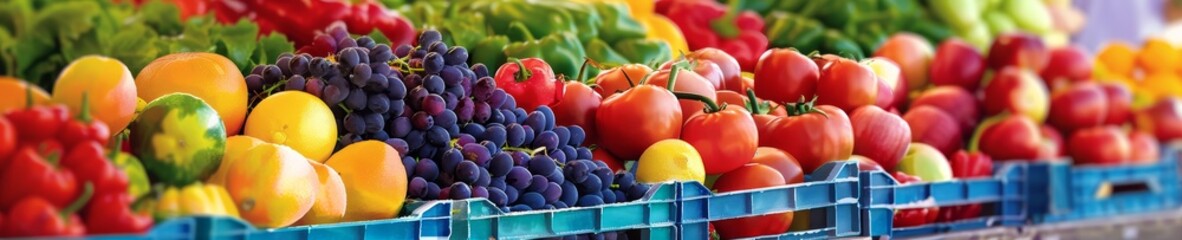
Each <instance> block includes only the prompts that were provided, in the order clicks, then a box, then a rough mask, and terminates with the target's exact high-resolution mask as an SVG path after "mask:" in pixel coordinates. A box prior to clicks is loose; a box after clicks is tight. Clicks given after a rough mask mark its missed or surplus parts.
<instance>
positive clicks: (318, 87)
mask: <svg viewBox="0 0 1182 240" xmlns="http://www.w3.org/2000/svg"><path fill="white" fill-rule="evenodd" d="M303 90H304V91H305V92H308V94H312V96H316V97H321V96H323V93H324V81H322V80H320V79H319V78H316V77H311V78H308V80H307V82H306V83H304V89H303Z"/></svg>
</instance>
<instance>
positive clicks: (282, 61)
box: [275, 53, 293, 77]
mask: <svg viewBox="0 0 1182 240" xmlns="http://www.w3.org/2000/svg"><path fill="white" fill-rule="evenodd" d="M287 54H290V53H287ZM275 66H276V67H279V71H280V72H282V73H283V76H288V77H290V76H292V75H293V74H292V72H291V56H283V57H279V58H278V59H276V60H275Z"/></svg>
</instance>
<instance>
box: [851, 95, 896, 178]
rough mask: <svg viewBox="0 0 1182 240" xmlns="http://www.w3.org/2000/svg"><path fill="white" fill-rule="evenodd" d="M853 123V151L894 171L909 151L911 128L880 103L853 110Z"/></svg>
mask: <svg viewBox="0 0 1182 240" xmlns="http://www.w3.org/2000/svg"><path fill="white" fill-rule="evenodd" d="M850 124H852V125H853V127H854V154H858V155H862V156H866V157H867V158H870V159H872V160H874V161H875V162H878V163H879V164H880V165H882V167H883V169H886V170H887V171H892V172H893V171H895V165H898V164H899V159H901V158H903V154H904V153H907V145H908V143H910V142H911V128H910V127H908V126H907V122H906V121H903V118H900V117H899V116H898V115H894V114H891V113H889V112H887V111H884V110H882V108H878V107H877V106H873V105H870V106H864V107H860V108H858V109H857V110H854V112H853V113H852V114H850Z"/></svg>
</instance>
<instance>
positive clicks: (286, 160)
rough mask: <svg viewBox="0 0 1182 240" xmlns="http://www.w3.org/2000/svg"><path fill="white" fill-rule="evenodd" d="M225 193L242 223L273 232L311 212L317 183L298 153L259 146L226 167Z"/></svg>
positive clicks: (282, 147)
mask: <svg viewBox="0 0 1182 240" xmlns="http://www.w3.org/2000/svg"><path fill="white" fill-rule="evenodd" d="M403 178H405V177H403ZM226 191H228V192H229V193H230V198H231V199H233V200H234V205H235V206H237V207H238V213H239V215H240V216H241V217H242V219H244V220H246V221H248V222H250V223H251V224H253V225H254V226H256V227H260V228H277V227H285V226H289V225H291V224H293V223H295V222H296V221H297V220H299V219H300V218H301V217H303V216H304V214H305V213H308V211H309V210H311V209H312V205H313V204H314V203H315V202H316V194H317V193H319V192H320V181H319V179H318V178H317V176H316V170H315V169H314V168H313V167H312V164H308V159H307V158H304V156H302V155H300V153H299V152H296V151H295V150H292V149H291V148H289V147H287V146H283V145H278V144H261V145H259V146H257V147H254V148H253V149H251V150H250V151H247V153H246V156H245V157H243V158H242V159H239V160H238V161H235V162H234V164H233V165H231V166H230V169H229V172H227V173H226Z"/></svg>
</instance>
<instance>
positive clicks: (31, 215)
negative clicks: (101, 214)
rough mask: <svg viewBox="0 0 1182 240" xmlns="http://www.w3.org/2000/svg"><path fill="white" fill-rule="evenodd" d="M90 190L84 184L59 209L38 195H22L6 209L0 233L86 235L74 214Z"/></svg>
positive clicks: (8, 235) (35, 235) (89, 193)
mask: <svg viewBox="0 0 1182 240" xmlns="http://www.w3.org/2000/svg"><path fill="white" fill-rule="evenodd" d="M92 190H93V189H92V188H91V186H90V185H86V187H85V188H84V189H83V192H82V195H81V196H79V197H78V199H74V201H73V202H71V203H70V205H69V206H66V207H65V208H63V209H61V211H58V208H57V207H56V206H55V205H54V204H53V203H51V202H50V201H48V200H46V199H45V198H42V197H40V196H28V197H25V198H22V199H20V201H18V202H16V205H13V206H12V208H11V209H10V210H9V212H8V216H7V223H6V224H5V225H4V226H3V227H4V228H3V229H0V233H3V236H4V237H43V236H82V235H83V234H86V226H85V225H82V221H81V218H78V215H77V214H74V213H75V212H77V211H78V209H81V208H82V206H85V205H86V202H87V201H89V200H90V197H91V196H92V195H93V193H94V192H93V191H92Z"/></svg>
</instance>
